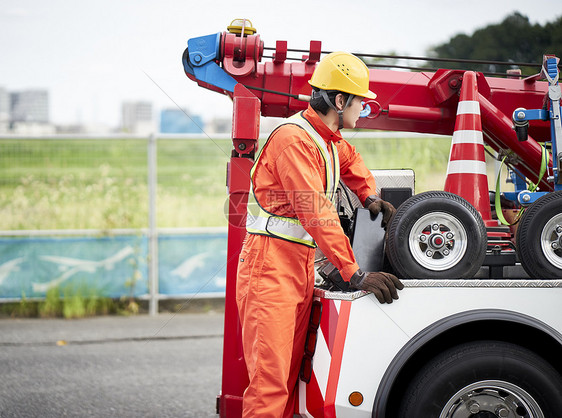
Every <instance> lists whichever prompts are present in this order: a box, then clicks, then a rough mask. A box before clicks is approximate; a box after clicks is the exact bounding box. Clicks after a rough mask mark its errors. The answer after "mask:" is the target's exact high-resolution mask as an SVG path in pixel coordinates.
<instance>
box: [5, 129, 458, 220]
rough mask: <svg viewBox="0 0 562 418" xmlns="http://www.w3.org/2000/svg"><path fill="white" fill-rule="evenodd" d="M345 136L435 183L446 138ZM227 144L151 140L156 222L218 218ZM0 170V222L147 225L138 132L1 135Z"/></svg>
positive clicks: (427, 185) (439, 182) (376, 165)
mask: <svg viewBox="0 0 562 418" xmlns="http://www.w3.org/2000/svg"><path fill="white" fill-rule="evenodd" d="M346 137H348V138H352V137H353V133H350V135H347V136H346ZM262 142H263V141H262ZM351 142H352V143H353V144H354V145H355V146H356V147H357V149H358V151H359V152H360V153H361V154H362V156H363V158H364V160H365V163H366V165H367V166H368V167H369V168H371V169H386V168H411V169H414V170H415V172H416V192H421V191H425V190H434V189H442V187H443V183H444V179H445V171H446V168H447V158H448V155H449V148H450V139H449V138H444V137H418V138H370V139H364V138H359V139H351ZM230 149H231V141H230V140H227V139H221V140H217V139H212V140H211V139H190V140H176V139H164V140H158V159H157V163H158V203H157V219H158V226H159V227H195V226H197V227H199V226H225V225H226V219H225V216H224V208H225V202H226V197H227V196H226V180H225V178H226V163H227V161H228V159H229V155H230ZM0 173H1V175H0V230H20V229H111V228H143V227H146V226H147V225H148V188H147V142H146V141H145V140H136V139H135V140H133V139H123V140H107V139H89V140H80V141H78V140H66V139H65V140H24V139H18V140H1V141H0Z"/></svg>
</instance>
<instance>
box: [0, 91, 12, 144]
mask: <svg viewBox="0 0 562 418" xmlns="http://www.w3.org/2000/svg"><path fill="white" fill-rule="evenodd" d="M9 129H10V94H9V93H8V91H7V90H6V89H5V88H4V87H0V133H6V132H8V130H9Z"/></svg>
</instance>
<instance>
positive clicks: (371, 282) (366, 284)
mask: <svg viewBox="0 0 562 418" xmlns="http://www.w3.org/2000/svg"><path fill="white" fill-rule="evenodd" d="M350 283H351V286H353V287H355V288H356V289H359V290H366V291H368V292H373V293H374V295H375V297H376V298H377V299H378V301H379V302H380V303H385V302H386V303H392V299H398V291H397V290H396V289H398V290H402V289H404V285H403V284H402V282H400V280H398V277H396V276H394V275H393V274H390V273H385V272H382V271H377V272H372V273H364V272H362V271H361V269H359V270H357V271H356V272H355V273H354V274H353V276H351V280H350Z"/></svg>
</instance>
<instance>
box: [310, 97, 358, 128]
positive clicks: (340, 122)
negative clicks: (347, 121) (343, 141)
mask: <svg viewBox="0 0 562 418" xmlns="http://www.w3.org/2000/svg"><path fill="white" fill-rule="evenodd" d="M318 94H320V97H322V98H323V99H324V101H325V102H326V103H327V104H328V106H330V107H331V108H332V109H334V110H335V111H336V113H337V114H338V129H343V112H344V110H345V109H347V107H348V106H349V104H350V103H351V101H352V100H353V98H354V97H355V95H353V94H350V95H349V97H348V98H347V102H346V103H345V106H344V107H343V109H342V110H338V109H337V107H336V105H335V104H334V103H332V101H331V100H330V98H329V97H328V93H327V92H326V90H318V91H313V92H312V97H315V96H317V95H318Z"/></svg>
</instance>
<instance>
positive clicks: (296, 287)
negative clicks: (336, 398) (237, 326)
mask: <svg viewBox="0 0 562 418" xmlns="http://www.w3.org/2000/svg"><path fill="white" fill-rule="evenodd" d="M314 254H315V249H314V248H310V247H307V246H304V245H301V244H296V243H293V242H288V241H284V240H282V239H278V238H272V237H267V236H262V235H252V234H248V236H247V238H246V242H245V244H244V246H243V247H242V251H241V253H240V261H239V263H238V281H237V284H236V300H237V304H238V312H239V314H240V321H241V323H242V329H243V331H242V343H243V349H244V357H245V360H246V367H247V369H248V376H249V379H250V383H249V385H248V387H247V388H246V390H245V392H244V398H243V414H242V415H243V417H292V416H293V412H294V408H295V407H294V402H295V395H296V383H297V379H298V376H299V371H300V366H301V361H302V357H303V353H304V343H305V339H306V332H307V329H308V321H309V316H310V308H311V303H312V296H313V290H314Z"/></svg>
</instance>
